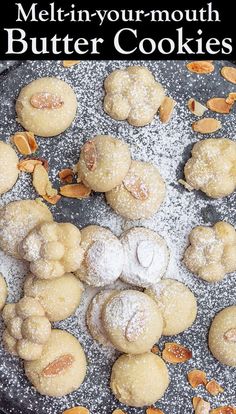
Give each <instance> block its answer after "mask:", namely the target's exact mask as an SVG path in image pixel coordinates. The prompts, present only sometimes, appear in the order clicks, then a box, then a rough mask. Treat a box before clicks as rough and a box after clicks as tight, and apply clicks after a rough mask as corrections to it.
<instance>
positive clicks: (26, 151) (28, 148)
mask: <svg viewBox="0 0 236 414" xmlns="http://www.w3.org/2000/svg"><path fill="white" fill-rule="evenodd" d="M11 140H12V142H13V143H14V144H15V146H16V147H17V149H18V151H19V152H20V153H21V154H22V155H30V154H33V153H34V152H35V151H36V150H37V149H38V144H37V142H36V140H35V137H34V134H33V132H28V131H23V132H16V133H15V134H14V135H13V136H12V137H11Z"/></svg>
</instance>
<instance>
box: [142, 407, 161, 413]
mask: <svg viewBox="0 0 236 414" xmlns="http://www.w3.org/2000/svg"><path fill="white" fill-rule="evenodd" d="M146 414H164V412H163V411H162V410H160V409H159V408H155V407H148V408H147V409H146Z"/></svg>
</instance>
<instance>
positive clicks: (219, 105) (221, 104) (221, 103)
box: [207, 98, 232, 114]
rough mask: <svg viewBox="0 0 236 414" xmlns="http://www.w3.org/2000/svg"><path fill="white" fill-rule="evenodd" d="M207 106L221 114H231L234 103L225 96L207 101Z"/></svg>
mask: <svg viewBox="0 0 236 414" xmlns="http://www.w3.org/2000/svg"><path fill="white" fill-rule="evenodd" d="M207 107H208V108H209V109H210V110H211V111H213V112H217V113H219V114H229V113H230V110H231V108H232V104H228V103H227V102H226V100H225V98H211V99H209V100H208V101H207Z"/></svg>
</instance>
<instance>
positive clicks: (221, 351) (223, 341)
mask: <svg viewBox="0 0 236 414" xmlns="http://www.w3.org/2000/svg"><path fill="white" fill-rule="evenodd" d="M208 343H209V348H210V350H211V352H212V354H213V355H214V357H215V358H216V359H218V361H220V362H221V363H222V364H225V365H229V366H231V367H236V306H229V307H227V308H225V309H223V310H222V311H221V312H219V313H218V314H217V315H216V316H215V318H214V319H213V322H212V324H211V327H210V331H209V338H208Z"/></svg>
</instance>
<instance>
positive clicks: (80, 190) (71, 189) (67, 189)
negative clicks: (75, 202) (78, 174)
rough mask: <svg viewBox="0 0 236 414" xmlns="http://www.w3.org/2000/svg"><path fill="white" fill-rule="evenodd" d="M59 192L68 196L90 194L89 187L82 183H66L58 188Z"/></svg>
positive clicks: (77, 196)
mask: <svg viewBox="0 0 236 414" xmlns="http://www.w3.org/2000/svg"><path fill="white" fill-rule="evenodd" d="M60 194H61V195H62V196H64V197H68V198H78V199H82V198H87V197H89V195H90V194H91V188H88V187H86V186H85V185H84V184H82V183H79V184H67V185H64V186H63V187H61V188H60Z"/></svg>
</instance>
